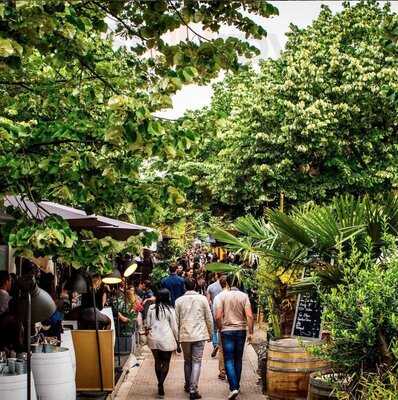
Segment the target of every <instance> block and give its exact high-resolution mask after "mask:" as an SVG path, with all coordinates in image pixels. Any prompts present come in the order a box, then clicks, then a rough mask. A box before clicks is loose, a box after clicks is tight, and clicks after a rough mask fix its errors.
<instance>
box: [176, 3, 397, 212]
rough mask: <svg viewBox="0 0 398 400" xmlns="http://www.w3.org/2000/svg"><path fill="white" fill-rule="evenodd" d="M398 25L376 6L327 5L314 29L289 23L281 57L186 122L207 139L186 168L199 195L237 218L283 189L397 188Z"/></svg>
mask: <svg viewBox="0 0 398 400" xmlns="http://www.w3.org/2000/svg"><path fill="white" fill-rule="evenodd" d="M397 23H398V17H397V15H396V14H394V13H392V12H391V11H390V9H389V6H385V7H381V6H380V5H378V4H376V3H375V2H360V3H358V4H356V5H354V6H350V4H349V3H346V4H345V6H344V10H343V11H342V12H340V13H338V14H335V15H334V14H333V13H332V12H331V11H330V9H328V8H327V7H323V9H322V11H321V13H320V15H319V17H318V18H317V19H316V20H315V21H314V22H313V23H312V25H310V26H309V27H307V28H305V29H299V28H297V27H295V26H291V30H290V33H289V34H288V41H287V44H286V49H285V50H284V51H283V53H282V54H281V56H280V57H279V58H278V59H276V60H266V61H264V62H262V63H261V66H260V70H259V71H258V72H256V71H255V70H253V71H244V72H242V73H239V74H238V75H235V76H228V77H227V78H226V79H225V81H223V82H222V83H220V84H217V85H216V87H215V94H214V98H213V102H212V105H211V107H209V108H208V109H206V110H202V111H199V112H194V113H190V114H187V115H186V117H185V119H184V120H183V122H182V125H183V126H185V127H189V128H191V129H192V130H193V131H194V132H199V134H200V136H201V142H200V145H199V150H198V151H197V153H196V154H191V155H190V156H189V158H188V159H187V161H186V162H185V163H183V164H179V165H178V169H180V170H182V171H184V172H185V173H186V174H187V175H191V176H192V180H193V182H194V185H193V186H192V193H190V195H191V198H192V201H193V202H194V203H195V204H199V205H200V206H201V207H202V208H206V207H210V209H212V210H213V211H215V212H218V213H224V214H227V215H232V216H239V215H242V214H244V213H245V212H247V211H250V212H254V213H260V214H261V213H262V212H263V209H264V207H267V206H273V205H275V204H277V203H278V202H279V194H280V193H281V192H284V193H285V197H286V201H287V202H288V203H290V204H297V203H302V202H306V201H309V200H313V201H316V202H323V201H327V200H328V199H329V198H331V197H333V196H334V195H336V194H343V193H352V194H355V195H359V194H364V193H370V194H375V193H379V192H382V191H388V190H391V189H394V188H396V187H397V184H398V174H397V171H398V170H397V157H398V153H397V143H398V139H397V137H398V136H397V124H398V119H397V104H398V102H397V96H396V93H397V89H398V75H397V73H396V71H397V66H398V59H397V57H396V48H397V46H396V32H398V31H396V30H395V29H396V26H397ZM394 27H395V28H394ZM394 32H395V36H394Z"/></svg>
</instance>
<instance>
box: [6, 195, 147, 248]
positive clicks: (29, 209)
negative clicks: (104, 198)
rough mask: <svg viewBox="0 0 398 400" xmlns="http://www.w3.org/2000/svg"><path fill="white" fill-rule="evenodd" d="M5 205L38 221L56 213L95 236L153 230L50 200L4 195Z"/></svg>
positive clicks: (118, 236)
mask: <svg viewBox="0 0 398 400" xmlns="http://www.w3.org/2000/svg"><path fill="white" fill-rule="evenodd" d="M4 206H5V207H10V206H11V207H15V208H20V209H21V210H23V211H24V212H25V213H26V214H27V215H28V216H29V217H31V218H34V219H37V220H39V221H42V220H44V219H45V218H46V217H48V216H49V215H58V216H59V217H61V218H63V219H65V220H66V221H68V223H69V225H70V226H71V228H73V229H75V230H80V229H88V230H91V231H93V232H94V235H95V236H96V237H105V236H111V237H112V238H114V239H116V240H126V239H127V238H129V237H130V236H134V235H138V234H139V233H141V232H153V231H154V230H153V229H152V228H149V227H146V226H142V225H137V224H132V223H129V222H124V221H119V220H117V219H113V218H108V217H103V216H101V215H95V214H91V215H87V213H86V212H85V211H83V210H79V209H77V208H73V207H68V206H64V205H62V204H58V203H53V202H50V201H41V202H39V203H38V204H36V203H34V202H32V201H30V200H27V199H22V198H21V197H20V196H6V197H5V200H4ZM3 216H4V218H3V217H1V219H2V220H4V221H5V220H7V219H10V216H7V215H6V214H3Z"/></svg>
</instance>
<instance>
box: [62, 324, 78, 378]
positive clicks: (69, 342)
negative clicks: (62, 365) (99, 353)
mask: <svg viewBox="0 0 398 400" xmlns="http://www.w3.org/2000/svg"><path fill="white" fill-rule="evenodd" d="M61 347H64V348H65V349H68V350H69V355H70V359H71V361H72V368H73V373H74V376H76V354H75V346H74V345H73V339H72V331H71V330H70V329H67V328H64V333H61Z"/></svg>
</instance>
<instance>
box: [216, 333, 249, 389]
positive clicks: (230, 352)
mask: <svg viewBox="0 0 398 400" xmlns="http://www.w3.org/2000/svg"><path fill="white" fill-rule="evenodd" d="M221 342H222V348H223V351H224V362H225V370H226V373H227V377H228V382H229V389H230V390H231V391H232V390H237V389H239V388H240V377H241V375H242V358H243V350H244V348H245V342H246V331H242V330H240V331H225V332H221Z"/></svg>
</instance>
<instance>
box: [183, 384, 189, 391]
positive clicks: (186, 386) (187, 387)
mask: <svg viewBox="0 0 398 400" xmlns="http://www.w3.org/2000/svg"><path fill="white" fill-rule="evenodd" d="M184 392H186V393H189V385H187V384H185V385H184Z"/></svg>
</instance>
